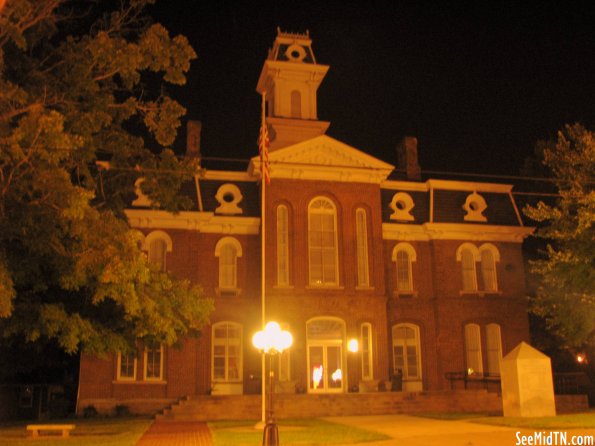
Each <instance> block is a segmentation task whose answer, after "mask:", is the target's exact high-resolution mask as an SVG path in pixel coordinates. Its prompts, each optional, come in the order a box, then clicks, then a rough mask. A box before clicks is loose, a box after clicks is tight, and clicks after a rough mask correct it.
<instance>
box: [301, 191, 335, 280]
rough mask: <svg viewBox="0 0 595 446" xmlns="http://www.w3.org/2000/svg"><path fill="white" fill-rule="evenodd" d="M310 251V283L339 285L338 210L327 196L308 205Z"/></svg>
mask: <svg viewBox="0 0 595 446" xmlns="http://www.w3.org/2000/svg"><path fill="white" fill-rule="evenodd" d="M308 251H309V263H310V265H309V266H310V268H309V269H310V285H314V286H324V285H338V284H339V269H338V251H337V211H336V208H335V205H334V204H333V203H332V202H331V201H330V200H328V199H327V198H323V197H318V198H315V199H314V200H312V201H311V202H310V205H309V206H308Z"/></svg>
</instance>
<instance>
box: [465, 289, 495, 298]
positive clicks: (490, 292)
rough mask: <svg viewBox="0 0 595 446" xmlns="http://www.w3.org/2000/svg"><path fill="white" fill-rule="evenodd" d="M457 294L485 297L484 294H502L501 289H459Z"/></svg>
mask: <svg viewBox="0 0 595 446" xmlns="http://www.w3.org/2000/svg"><path fill="white" fill-rule="evenodd" d="M459 295H461V296H478V297H485V296H488V297H489V296H501V295H502V291H500V290H493V291H482V290H476V291H460V292H459Z"/></svg>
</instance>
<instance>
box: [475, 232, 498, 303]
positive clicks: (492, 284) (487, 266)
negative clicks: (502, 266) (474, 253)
mask: <svg viewBox="0 0 595 446" xmlns="http://www.w3.org/2000/svg"><path fill="white" fill-rule="evenodd" d="M479 254H480V259H481V276H482V279H483V289H484V290H485V291H488V292H490V291H498V275H497V274H496V262H499V261H500V253H499V252H498V248H496V247H495V246H494V245H492V244H491V243H484V244H483V245H481V246H480V247H479Z"/></svg>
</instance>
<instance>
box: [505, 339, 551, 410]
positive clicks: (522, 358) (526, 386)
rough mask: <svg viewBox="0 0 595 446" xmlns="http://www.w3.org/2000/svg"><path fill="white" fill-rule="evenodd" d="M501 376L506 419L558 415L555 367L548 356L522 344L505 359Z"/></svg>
mask: <svg viewBox="0 0 595 446" xmlns="http://www.w3.org/2000/svg"><path fill="white" fill-rule="evenodd" d="M500 374H501V380H502V406H503V410H504V416H505V417H549V416H555V415H556V404H555V400H554V384H553V380H552V364H551V360H550V358H549V357H548V356H546V355H544V354H543V353H541V352H540V351H539V350H536V349H535V348H533V347H531V346H530V345H529V344H527V343H525V342H521V343H520V344H519V345H517V346H516V347H515V349H514V350H512V351H511V352H510V353H509V354H508V355H506V356H505V357H504V358H502V363H501V367H500Z"/></svg>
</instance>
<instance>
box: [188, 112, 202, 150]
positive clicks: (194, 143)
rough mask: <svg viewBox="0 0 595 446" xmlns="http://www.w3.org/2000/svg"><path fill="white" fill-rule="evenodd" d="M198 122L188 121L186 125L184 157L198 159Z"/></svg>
mask: <svg viewBox="0 0 595 446" xmlns="http://www.w3.org/2000/svg"><path fill="white" fill-rule="evenodd" d="M201 130H202V123H201V122H200V121H192V120H190V121H188V124H187V125H186V157H188V158H200V131H201Z"/></svg>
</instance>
